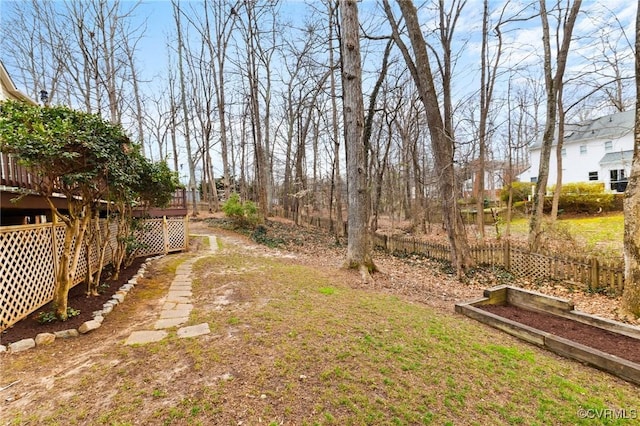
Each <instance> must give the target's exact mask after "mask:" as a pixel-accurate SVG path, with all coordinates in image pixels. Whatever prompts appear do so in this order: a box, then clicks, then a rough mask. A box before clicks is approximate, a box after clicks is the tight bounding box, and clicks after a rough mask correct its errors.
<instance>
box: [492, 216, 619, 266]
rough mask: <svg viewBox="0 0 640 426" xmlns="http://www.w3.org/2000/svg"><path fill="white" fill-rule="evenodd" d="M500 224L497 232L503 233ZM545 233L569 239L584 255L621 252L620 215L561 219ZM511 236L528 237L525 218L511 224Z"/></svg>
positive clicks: (527, 220) (547, 227) (546, 224)
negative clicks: (578, 246)
mask: <svg viewBox="0 0 640 426" xmlns="http://www.w3.org/2000/svg"><path fill="white" fill-rule="evenodd" d="M505 226H506V225H504V224H502V225H501V229H500V230H501V233H502V234H504V230H505ZM543 229H546V230H547V232H548V233H554V232H555V233H557V234H561V235H564V236H569V237H570V238H572V239H573V240H574V241H576V242H577V243H578V244H579V245H580V247H582V248H583V249H584V251H585V254H594V255H599V254H605V255H607V254H617V255H618V256H619V255H620V253H621V250H622V238H623V235H624V216H623V214H622V213H616V214H608V215H605V216H595V217H572V218H562V217H560V218H559V219H558V221H557V222H556V223H555V224H553V225H550V224H549V223H548V222H547V223H545V224H544V225H543ZM511 234H512V235H519V236H521V237H524V238H526V236H527V235H528V234H529V219H528V218H517V219H514V220H512V221H511Z"/></svg>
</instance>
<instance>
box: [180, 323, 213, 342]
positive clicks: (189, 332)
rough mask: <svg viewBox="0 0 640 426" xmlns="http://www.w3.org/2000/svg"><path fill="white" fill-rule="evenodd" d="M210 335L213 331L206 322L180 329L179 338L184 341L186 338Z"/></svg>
mask: <svg viewBox="0 0 640 426" xmlns="http://www.w3.org/2000/svg"><path fill="white" fill-rule="evenodd" d="M209 333H211V330H209V324H207V323H206V322H205V323H202V324H198V325H191V326H189V327H182V328H179V329H178V337H179V338H181V339H184V338H186V337H197V336H202V335H204V334H209Z"/></svg>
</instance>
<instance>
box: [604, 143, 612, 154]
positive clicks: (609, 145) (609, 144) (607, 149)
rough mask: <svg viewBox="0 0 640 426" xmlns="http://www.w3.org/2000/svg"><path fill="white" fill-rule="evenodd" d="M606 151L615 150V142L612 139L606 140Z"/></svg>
mask: <svg viewBox="0 0 640 426" xmlns="http://www.w3.org/2000/svg"><path fill="white" fill-rule="evenodd" d="M604 151H605V152H611V151H613V142H612V141H606V142H605V143H604Z"/></svg>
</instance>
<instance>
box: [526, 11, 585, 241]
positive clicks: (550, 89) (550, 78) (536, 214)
mask: <svg viewBox="0 0 640 426" xmlns="http://www.w3.org/2000/svg"><path fill="white" fill-rule="evenodd" d="M581 4H582V0H575V1H574V2H573V5H572V6H571V10H570V11H569V12H568V14H567V16H566V18H565V19H564V31H563V35H562V37H563V38H562V45H561V46H560V48H559V49H558V52H557V59H556V61H557V68H556V72H555V75H554V74H553V71H552V65H551V41H550V36H549V19H548V15H547V9H546V4H545V0H540V18H541V20H542V44H543V47H544V76H545V77H544V79H545V86H546V91H547V114H546V123H545V128H544V133H543V135H542V147H541V149H540V166H539V169H538V180H537V182H536V189H535V192H534V194H533V206H532V210H533V212H532V214H531V220H530V222H529V249H530V250H531V251H534V252H536V251H538V250H540V244H541V240H542V218H543V208H544V197H545V194H546V192H547V181H548V179H549V158H550V156H551V145H552V144H553V138H554V135H555V128H556V115H557V111H558V93H559V92H558V90H559V89H560V88H561V87H562V86H561V81H562V79H563V78H564V71H565V68H566V65H567V56H568V55H569V47H570V45H571V36H572V33H573V26H574V24H575V22H576V18H577V16H578V12H579V11H580V5H581Z"/></svg>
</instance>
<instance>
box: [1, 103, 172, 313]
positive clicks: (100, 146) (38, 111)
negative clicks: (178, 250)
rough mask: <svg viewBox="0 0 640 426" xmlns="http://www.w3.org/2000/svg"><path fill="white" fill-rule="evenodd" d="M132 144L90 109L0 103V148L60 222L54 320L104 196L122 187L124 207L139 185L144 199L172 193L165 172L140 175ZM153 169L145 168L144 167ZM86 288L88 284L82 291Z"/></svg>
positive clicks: (140, 161) (114, 195)
mask: <svg viewBox="0 0 640 426" xmlns="http://www.w3.org/2000/svg"><path fill="white" fill-rule="evenodd" d="M138 149H139V148H138V146H137V145H134V144H133V142H131V140H130V139H129V137H128V136H127V135H126V134H125V133H124V131H123V129H122V127H121V126H119V125H116V124H113V123H109V122H105V121H104V120H103V119H102V118H101V117H100V116H98V115H96V114H88V113H84V112H78V111H74V110H72V109H69V108H67V107H60V106H53V107H45V108H41V107H38V106H33V105H27V104H25V103H21V102H15V101H5V102H2V103H1V104H0V150H2V152H6V153H10V154H12V155H15V156H16V157H17V158H18V161H19V162H20V163H21V164H23V165H24V166H25V167H26V168H27V169H28V170H29V171H30V172H31V174H32V176H33V178H34V179H35V182H34V183H35V186H36V191H37V192H38V193H39V194H40V195H42V196H43V197H45V199H46V200H47V201H48V204H49V207H50V209H51V213H52V217H53V221H54V223H58V222H62V223H63V224H64V239H63V243H62V248H61V250H60V259H59V261H58V262H56V264H55V266H56V270H55V280H56V281H55V293H54V298H53V304H54V306H55V314H56V316H57V317H58V318H59V319H61V320H65V319H66V318H67V297H68V293H69V289H70V288H71V286H72V285H73V282H74V279H75V277H76V271H77V267H78V262H79V258H80V253H81V250H82V247H83V245H84V243H85V235H86V233H87V229H88V228H89V225H90V222H91V220H92V219H93V218H95V211H94V209H95V208H96V206H97V205H98V204H99V203H101V202H104V200H109V201H112V202H117V201H120V200H122V197H124V196H125V194H124V193H123V192H126V196H129V197H130V198H127V199H126V201H127V202H128V203H130V204H131V203H133V202H134V201H135V199H139V198H140V194H141V192H138V191H141V189H142V188H146V192H145V194H149V193H151V194H154V198H150V197H146V198H150V200H151V201H153V202H161V201H166V200H167V197H170V196H171V194H173V191H174V190H175V179H173V178H172V177H171V175H162V173H160V172H157V173H156V172H152V173H146V174H144V172H145V164H146V160H145V159H144V157H142V156H141V155H139V154H137V155H136V150H138ZM155 168H156V166H152V165H147V166H146V169H147V170H153V169H155ZM158 170H159V171H161V170H160V169H158ZM167 176H169V180H167V179H166V178H167ZM141 185H142V186H141ZM55 193H61V194H62V195H64V196H65V199H66V206H65V207H66V208H65V209H60V208H58V207H56V205H55V204H54V202H53V201H52V197H54V194H55ZM96 231H97V230H96ZM125 237H126V236H124V235H119V238H122V239H124V238H125ZM94 290H95V285H94V286H93V288H90V289H89V292H90V293H95V291H94Z"/></svg>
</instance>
